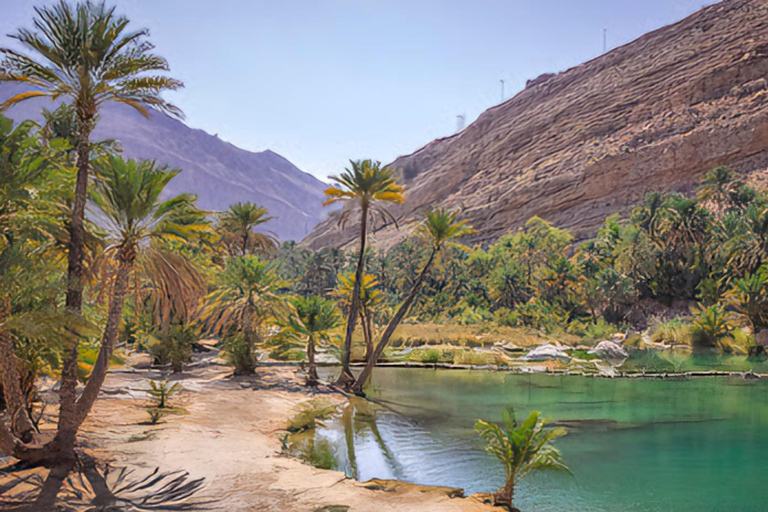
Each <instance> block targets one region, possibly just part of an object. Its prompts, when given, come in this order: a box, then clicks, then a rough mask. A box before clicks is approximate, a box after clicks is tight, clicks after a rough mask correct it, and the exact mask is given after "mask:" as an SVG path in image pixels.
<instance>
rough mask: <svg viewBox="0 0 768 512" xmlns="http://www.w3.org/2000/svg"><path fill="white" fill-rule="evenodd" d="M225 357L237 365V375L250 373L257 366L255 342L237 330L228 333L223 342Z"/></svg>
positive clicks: (230, 362) (233, 364)
mask: <svg viewBox="0 0 768 512" xmlns="http://www.w3.org/2000/svg"><path fill="white" fill-rule="evenodd" d="M221 348H222V349H223V352H224V357H225V358H226V360H227V362H228V363H229V364H231V365H232V366H234V367H235V375H250V374H252V373H253V371H254V369H255V368H256V362H257V355H256V352H255V351H254V347H253V343H251V342H249V341H248V340H246V338H245V335H244V334H243V333H240V332H235V333H231V334H229V335H227V336H226V337H225V338H224V339H223V340H222V343H221Z"/></svg>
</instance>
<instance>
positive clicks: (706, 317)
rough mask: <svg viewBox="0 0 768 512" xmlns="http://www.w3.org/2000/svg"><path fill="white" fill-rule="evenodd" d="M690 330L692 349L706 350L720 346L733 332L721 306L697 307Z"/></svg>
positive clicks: (694, 310)
mask: <svg viewBox="0 0 768 512" xmlns="http://www.w3.org/2000/svg"><path fill="white" fill-rule="evenodd" d="M692 312H693V313H694V314H695V317H694V319H693V327H692V328H691V341H692V343H693V346H694V348H699V349H707V348H714V347H718V346H721V344H722V341H723V339H724V338H725V337H726V336H728V334H729V333H730V332H731V331H732V330H733V327H732V326H731V324H730V323H729V322H728V318H727V317H726V314H725V308H724V307H723V306H722V305H721V304H715V305H712V306H709V307H706V308H704V307H701V306H698V307H697V308H694V309H693V310H692Z"/></svg>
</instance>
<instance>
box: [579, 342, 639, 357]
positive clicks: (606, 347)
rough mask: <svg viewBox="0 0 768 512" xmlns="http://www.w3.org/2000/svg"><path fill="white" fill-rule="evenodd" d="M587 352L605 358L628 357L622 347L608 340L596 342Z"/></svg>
mask: <svg viewBox="0 0 768 512" xmlns="http://www.w3.org/2000/svg"><path fill="white" fill-rule="evenodd" d="M589 353H590V354H596V355H598V356H600V357H602V358H607V359H626V358H628V357H629V354H628V353H627V351H626V349H624V347H622V346H621V345H619V344H618V343H614V342H613V341H608V340H605V341H601V342H600V343H598V344H597V346H596V347H595V348H593V349H592V350H590V351H589Z"/></svg>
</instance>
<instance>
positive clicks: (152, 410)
mask: <svg viewBox="0 0 768 512" xmlns="http://www.w3.org/2000/svg"><path fill="white" fill-rule="evenodd" d="M165 413H166V411H164V410H163V409H161V408H159V407H147V414H148V415H149V420H148V421H147V424H149V425H157V424H158V423H160V420H161V419H163V416H165Z"/></svg>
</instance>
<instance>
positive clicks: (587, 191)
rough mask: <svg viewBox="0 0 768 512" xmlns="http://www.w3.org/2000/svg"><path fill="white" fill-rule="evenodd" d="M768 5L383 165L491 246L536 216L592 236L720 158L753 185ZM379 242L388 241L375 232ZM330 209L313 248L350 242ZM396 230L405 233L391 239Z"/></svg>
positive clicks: (766, 106) (513, 105)
mask: <svg viewBox="0 0 768 512" xmlns="http://www.w3.org/2000/svg"><path fill="white" fill-rule="evenodd" d="M766 77H768V4H766V2H765V1H764V0H726V1H725V2H723V3H720V4H716V5H713V6H710V7H706V8H704V9H702V10H701V11H698V12H697V13H695V14H693V15H691V16H689V17H688V18H686V19H684V20H682V21H680V22H678V23H676V24H674V25H670V26H667V27H664V28H661V29H659V30H656V31H654V32H651V33H649V34H646V35H644V36H642V37H640V38H639V39H637V40H635V41H633V42H631V43H629V44H627V45H624V46H622V47H620V48H616V49H615V50H613V51H611V52H609V53H607V54H605V55H602V56H600V57H598V58H596V59H593V60H591V61H589V62H586V63H584V64H582V65H580V66H577V67H574V68H571V69H569V70H567V71H564V72H561V73H558V74H556V75H549V74H547V75H542V76H541V77H539V78H537V79H534V80H531V81H530V82H529V84H528V87H527V88H526V89H524V90H523V91H521V92H520V93H519V94H517V95H516V96H514V97H513V98H511V99H509V100H508V101H505V102H504V103H502V104H500V105H498V106H496V107H493V108H491V109H489V110H487V111H486V112H484V113H483V114H482V115H480V117H479V118H478V119H477V120H476V121H475V122H474V123H472V124H471V125H469V126H468V127H467V128H466V129H465V130H464V131H462V132H460V133H459V134H457V135H454V136H452V137H448V138H444V139H440V140H436V141H433V142H431V143H429V144H427V145H426V146H424V147H423V148H422V149H420V150H418V151H416V152H415V153H413V154H411V155H408V156H404V157H400V158H398V159H397V160H395V161H394V162H393V163H392V164H391V165H393V166H394V167H396V168H397V169H398V170H399V172H400V173H401V176H402V179H403V181H404V182H405V184H406V191H407V194H408V199H407V201H406V203H405V204H404V205H403V206H401V207H398V208H395V209H394V212H395V213H396V214H397V215H398V216H399V217H400V218H401V220H402V221H403V222H404V223H405V224H407V223H408V220H412V219H413V218H414V217H415V215H416V214H417V213H418V212H419V211H420V210H423V209H424V208H425V207H428V206H432V205H439V204H443V205H447V206H456V207H460V208H462V209H463V210H464V211H465V212H466V215H467V216H468V217H469V218H470V219H471V220H472V223H473V224H474V226H475V228H476V229H477V230H478V233H477V235H476V237H475V240H474V241H478V242H483V241H490V240H493V239H495V238H497V237H499V236H501V235H503V234H505V233H506V232H508V231H510V230H512V229H515V228H517V227H519V226H521V225H522V224H523V223H524V222H525V221H526V220H527V219H529V218H530V217H531V216H533V215H538V216H540V217H543V218H544V219H546V220H548V221H550V222H553V223H554V224H555V225H557V226H559V227H563V228H567V229H570V230H572V231H573V232H574V234H575V235H576V237H577V238H583V237H586V236H589V235H591V234H593V233H594V232H595V231H596V229H597V228H598V226H599V225H600V224H601V223H602V222H603V220H604V219H605V217H606V216H608V215H610V214H613V213H617V212H618V213H626V212H627V211H628V210H629V209H630V207H631V206H632V205H634V204H636V203H637V202H639V201H640V200H641V199H642V198H643V196H644V195H645V194H646V193H648V192H651V191H656V190H665V191H671V190H676V191H682V192H686V191H690V190H691V189H692V188H693V187H694V186H695V185H696V183H697V182H698V181H700V179H701V176H702V174H703V173H705V172H706V171H707V170H709V169H711V168H713V167H715V166H717V165H721V164H725V165H728V166H730V167H731V168H733V169H734V170H736V171H738V172H741V173H743V174H745V175H748V176H749V177H751V178H752V179H754V180H755V181H756V182H757V184H758V185H762V183H761V182H763V181H765V180H766V176H765V170H766V167H768V91H767V90H766V88H767V87H768V83H767V82H766ZM381 229H382V230H383V231H381V232H380V233H379V234H378V236H377V238H378V239H379V240H383V239H389V238H392V237H395V235H394V231H395V230H394V227H393V226H384V227H382V228H381ZM355 234H356V233H355V231H354V229H353V227H348V228H347V230H345V231H342V230H340V229H339V228H338V227H337V225H336V219H335V218H334V217H333V216H332V217H330V218H329V219H327V220H326V221H324V222H323V223H321V224H320V225H319V226H318V227H317V228H316V229H315V230H314V231H313V232H312V233H311V234H310V235H309V236H308V237H307V238H306V239H305V240H304V244H305V245H308V246H311V247H322V246H328V245H335V246H338V245H343V244H345V243H348V242H349V241H351V240H353V239H354V236H355ZM400 236H402V235H400Z"/></svg>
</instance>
